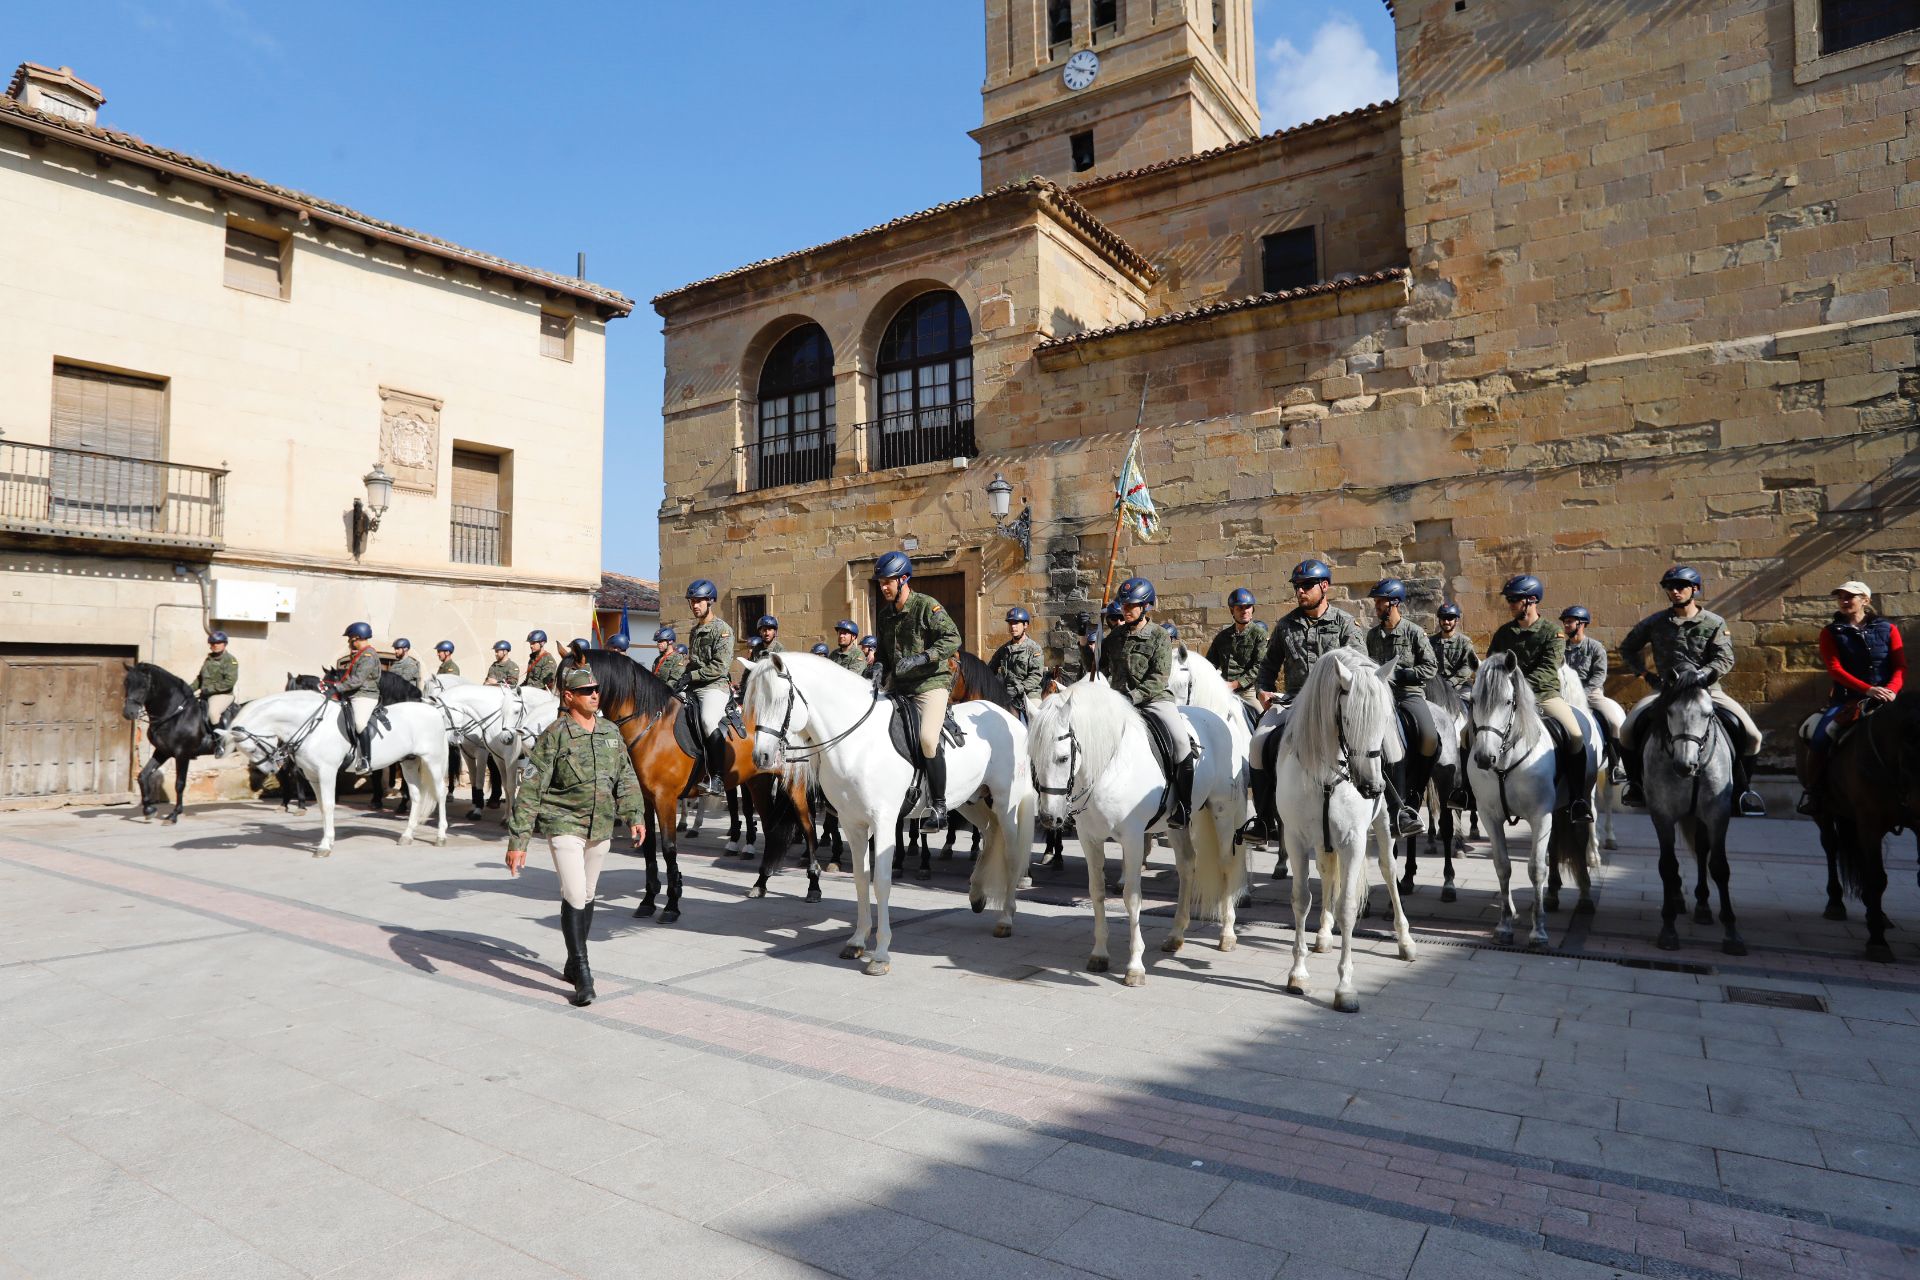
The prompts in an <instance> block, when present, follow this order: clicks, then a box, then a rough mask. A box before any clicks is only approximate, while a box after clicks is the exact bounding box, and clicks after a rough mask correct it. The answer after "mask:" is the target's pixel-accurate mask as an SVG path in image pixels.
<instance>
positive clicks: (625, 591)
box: [593, 569, 660, 613]
mask: <svg viewBox="0 0 1920 1280" xmlns="http://www.w3.org/2000/svg"><path fill="white" fill-rule="evenodd" d="M593 606H594V608H596V609H621V608H626V609H637V610H639V611H640V612H642V613H658V612H660V584H659V583H657V582H652V581H649V580H648V579H646V578H635V577H631V576H629V575H627V574H624V573H615V572H613V571H612V570H611V569H607V570H603V571H602V572H601V574H600V589H599V590H598V591H596V592H594V593H593Z"/></svg>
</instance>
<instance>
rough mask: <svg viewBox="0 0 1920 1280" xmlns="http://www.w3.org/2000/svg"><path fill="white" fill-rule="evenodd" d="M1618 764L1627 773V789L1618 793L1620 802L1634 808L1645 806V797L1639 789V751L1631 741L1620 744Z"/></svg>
mask: <svg viewBox="0 0 1920 1280" xmlns="http://www.w3.org/2000/svg"><path fill="white" fill-rule="evenodd" d="M1620 765H1621V768H1622V769H1623V770H1624V771H1625V772H1626V775H1627V789H1626V790H1625V791H1622V792H1621V793H1620V803H1621V804H1628V805H1632V806H1633V807H1634V808H1636V809H1644V808H1646V807H1647V797H1646V795H1645V793H1643V792H1642V791H1641V790H1640V753H1639V752H1638V751H1635V750H1634V749H1633V745H1632V744H1631V743H1623V744H1622V745H1621V748H1620Z"/></svg>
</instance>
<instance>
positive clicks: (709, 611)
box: [687, 578, 733, 796]
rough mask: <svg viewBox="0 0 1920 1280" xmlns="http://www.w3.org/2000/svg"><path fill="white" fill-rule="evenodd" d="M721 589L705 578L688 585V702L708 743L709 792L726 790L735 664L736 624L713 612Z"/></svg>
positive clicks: (716, 793)
mask: <svg viewBox="0 0 1920 1280" xmlns="http://www.w3.org/2000/svg"><path fill="white" fill-rule="evenodd" d="M719 598H720V589H719V588H718V587H716V586H714V585H713V583H712V582H711V581H710V580H709V579H706V578H700V579H697V580H695V581H694V583H693V584H692V585H691V586H689V587H688V588H687V608H689V609H691V610H692V611H693V630H692V631H689V632H688V633H687V694H688V699H687V706H688V708H689V709H690V710H691V711H692V712H693V721H694V725H693V727H694V729H695V730H696V731H697V732H698V733H699V735H700V740H701V741H702V742H704V743H705V744H706V747H707V794H708V795H710V796H720V795H725V794H726V786H725V784H723V783H722V782H721V781H720V775H721V772H722V771H723V770H724V769H725V768H726V760H727V726H726V719H727V704H728V702H730V701H731V700H732V686H731V685H730V684H729V683H728V679H727V677H728V671H729V668H731V667H732V666H733V628H732V627H729V626H728V625H727V624H726V623H724V622H722V621H721V620H720V619H719V618H717V617H715V616H714V612H713V606H714V602H715V601H717V600H718V599H719Z"/></svg>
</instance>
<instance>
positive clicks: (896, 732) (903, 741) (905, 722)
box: [887, 698, 967, 770]
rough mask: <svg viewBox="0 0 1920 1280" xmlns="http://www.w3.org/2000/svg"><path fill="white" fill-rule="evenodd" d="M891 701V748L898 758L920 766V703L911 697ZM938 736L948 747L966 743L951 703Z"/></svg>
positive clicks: (917, 767) (965, 737)
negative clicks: (898, 754) (897, 753)
mask: <svg viewBox="0 0 1920 1280" xmlns="http://www.w3.org/2000/svg"><path fill="white" fill-rule="evenodd" d="M888 701H890V702H892V703H893V719H892V720H891V721H890V722H889V723H888V725H887V735H888V737H890V738H891V739H892V740H893V749H894V750H895V751H898V752H899V753H900V758H901V759H902V760H905V761H906V762H907V763H908V764H910V765H912V766H913V767H914V769H915V770H918V769H919V768H920V704H919V703H917V702H915V701H914V700H913V699H912V698H889V699H888ZM940 738H941V740H942V741H943V742H945V743H946V745H947V746H949V747H958V746H962V745H964V744H965V743H966V740H967V735H966V733H965V732H964V731H963V730H962V729H961V728H960V725H959V722H958V721H956V720H955V719H954V718H953V704H951V703H949V704H947V720H946V723H945V724H944V725H942V726H941V727H940Z"/></svg>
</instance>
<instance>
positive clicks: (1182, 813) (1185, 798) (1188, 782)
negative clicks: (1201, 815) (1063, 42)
mask: <svg viewBox="0 0 1920 1280" xmlns="http://www.w3.org/2000/svg"><path fill="white" fill-rule="evenodd" d="M1192 820H1193V757H1192V756H1188V757H1187V758H1186V759H1185V760H1182V761H1181V762H1180V763H1179V764H1176V765H1175V766H1173V795H1172V796H1170V797H1169V798H1168V801H1167V829H1168V830H1169V831H1181V830H1184V829H1185V828H1186V825H1187V823H1188V822H1190V821H1192Z"/></svg>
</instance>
